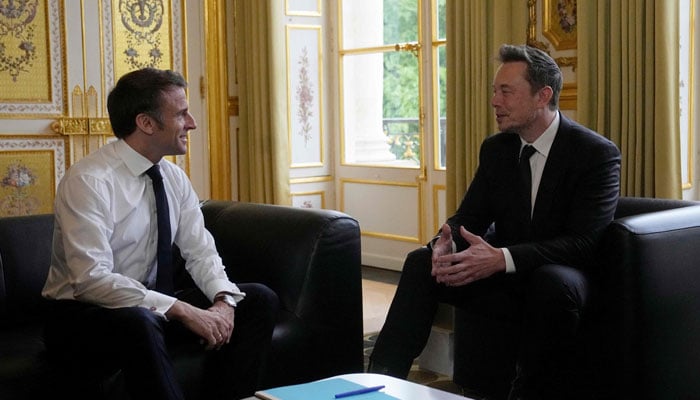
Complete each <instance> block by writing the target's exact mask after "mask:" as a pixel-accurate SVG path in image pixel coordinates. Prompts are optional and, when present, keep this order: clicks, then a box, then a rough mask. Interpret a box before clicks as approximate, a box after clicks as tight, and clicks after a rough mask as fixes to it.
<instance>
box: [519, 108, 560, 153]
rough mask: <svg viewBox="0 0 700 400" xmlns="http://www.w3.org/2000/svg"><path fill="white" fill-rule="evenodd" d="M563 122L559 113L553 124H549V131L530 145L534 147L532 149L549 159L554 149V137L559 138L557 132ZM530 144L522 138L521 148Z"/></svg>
mask: <svg viewBox="0 0 700 400" xmlns="http://www.w3.org/2000/svg"><path fill="white" fill-rule="evenodd" d="M560 122H561V118H560V116H559V112H558V111H557V113H556V114H555V115H554V119H553V120H552V122H551V123H550V124H549V126H548V127H547V129H545V130H544V133H542V134H541V135H540V137H538V138H537V140H535V141H534V142H532V143H529V144H531V145H532V147H534V148H535V150H537V152H538V153H540V154H542V155H543V156H545V157H547V156H548V155H549V150H550V149H551V148H552V143H554V137H555V136H557V131H558V130H559V123H560ZM526 144H528V143H527V142H526V141H524V140H523V139H522V138H521V139H520V147H521V148H522V146H525V145H526Z"/></svg>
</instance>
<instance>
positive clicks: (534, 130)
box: [491, 61, 551, 142]
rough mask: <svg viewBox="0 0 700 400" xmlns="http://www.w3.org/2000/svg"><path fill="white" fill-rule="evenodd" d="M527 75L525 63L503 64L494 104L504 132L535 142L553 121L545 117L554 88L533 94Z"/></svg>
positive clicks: (492, 101)
mask: <svg viewBox="0 0 700 400" xmlns="http://www.w3.org/2000/svg"><path fill="white" fill-rule="evenodd" d="M526 73H527V64H526V63H525V62H520V61H517V62H506V63H503V64H502V65H501V66H500V67H499V68H498V71H497V72H496V76H495V78H494V80H493V98H492V99H491V105H492V106H493V109H494V112H495V114H496V122H497V123H498V129H499V130H500V131H501V132H504V131H508V132H513V133H517V134H519V135H520V136H522V137H523V138H524V139H525V140H527V141H528V142H532V141H534V139H536V138H537V137H538V136H539V135H540V134H541V133H542V132H544V128H546V127H547V125H548V124H549V122H551V119H549V121H546V120H545V118H543V117H544V116H545V115H547V114H548V105H547V103H548V101H549V99H550V98H551V88H549V87H548V86H545V87H544V88H542V89H540V90H537V91H535V92H534V93H533V90H532V85H531V84H530V83H529V82H528V81H527V80H526V79H525V77H526ZM543 124H544V126H543ZM533 137H534V138H533ZM530 139H531V140H530Z"/></svg>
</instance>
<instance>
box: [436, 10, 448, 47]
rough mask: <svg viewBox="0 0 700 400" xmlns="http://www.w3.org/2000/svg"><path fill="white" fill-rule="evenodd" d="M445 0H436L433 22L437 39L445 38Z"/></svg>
mask: <svg viewBox="0 0 700 400" xmlns="http://www.w3.org/2000/svg"><path fill="white" fill-rule="evenodd" d="M446 1H447V0H437V15H435V18H436V19H437V22H436V23H435V24H436V26H437V38H435V39H437V40H445V36H446V34H445V21H446V19H445V13H446V12H447V10H446V8H447V7H446V6H445V3H446Z"/></svg>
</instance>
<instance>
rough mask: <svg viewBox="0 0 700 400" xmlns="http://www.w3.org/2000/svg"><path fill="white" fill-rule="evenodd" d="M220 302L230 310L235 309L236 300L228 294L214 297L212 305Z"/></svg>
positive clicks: (223, 293)
mask: <svg viewBox="0 0 700 400" xmlns="http://www.w3.org/2000/svg"><path fill="white" fill-rule="evenodd" d="M217 302H222V303H224V304H226V305H227V306H229V307H231V308H236V299H235V298H234V297H233V294H231V293H229V292H220V293H217V294H216V296H214V303H217Z"/></svg>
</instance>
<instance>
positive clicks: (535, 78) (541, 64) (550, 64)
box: [498, 44, 564, 110]
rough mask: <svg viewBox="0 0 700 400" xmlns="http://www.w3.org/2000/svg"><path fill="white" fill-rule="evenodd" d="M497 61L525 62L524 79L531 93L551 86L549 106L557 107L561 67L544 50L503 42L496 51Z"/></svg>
mask: <svg viewBox="0 0 700 400" xmlns="http://www.w3.org/2000/svg"><path fill="white" fill-rule="evenodd" d="M498 61H500V62H502V63H507V62H518V61H522V62H525V63H526V64H527V76H526V77H525V79H526V80H527V81H528V82H529V83H530V85H531V86H532V91H533V93H535V92H537V91H538V90H540V89H542V88H543V87H545V86H549V87H551V88H552V99H551V100H550V101H549V108H550V109H552V110H556V109H557V108H558V107H559V94H560V93H561V89H562V86H563V85H564V81H563V78H562V76H561V69H559V66H558V65H557V63H556V61H554V59H552V57H550V56H549V54H547V53H545V52H544V51H542V50H540V49H537V48H535V47H531V46H527V45H520V46H516V45H511V44H504V45H502V46H501V48H500V49H499V51H498Z"/></svg>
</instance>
